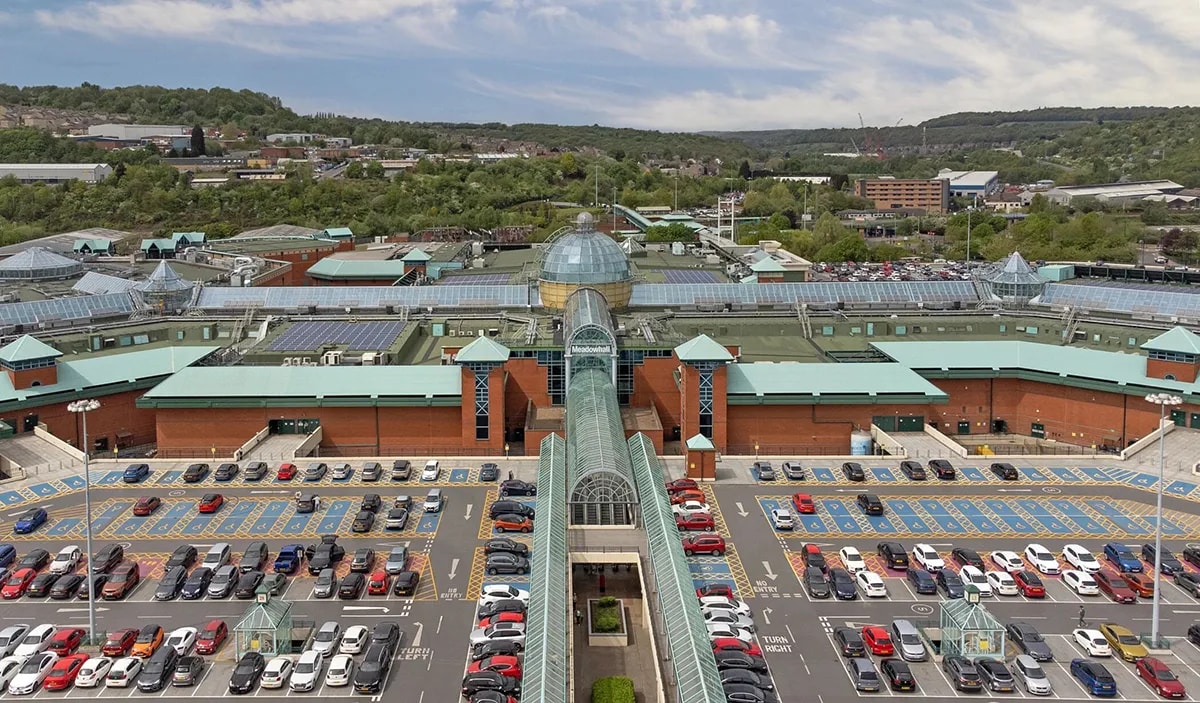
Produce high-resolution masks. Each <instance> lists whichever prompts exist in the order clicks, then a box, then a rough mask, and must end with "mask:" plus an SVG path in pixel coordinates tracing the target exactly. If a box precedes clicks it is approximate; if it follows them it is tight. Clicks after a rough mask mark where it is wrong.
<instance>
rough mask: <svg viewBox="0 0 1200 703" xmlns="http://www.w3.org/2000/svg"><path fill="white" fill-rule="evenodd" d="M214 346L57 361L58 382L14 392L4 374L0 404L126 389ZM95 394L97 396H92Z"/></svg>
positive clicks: (182, 364)
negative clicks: (102, 389)
mask: <svg viewBox="0 0 1200 703" xmlns="http://www.w3.org/2000/svg"><path fill="white" fill-rule="evenodd" d="M216 349H217V347H158V348H155V349H142V350H139V351H129V352H124V353H121V354H106V355H104V356H93V357H85V358H82V359H70V360H65V359H59V361H58V383H55V384H53V385H48V386H34V387H32V388H22V389H20V390H16V389H14V388H13V387H12V382H11V381H9V378H8V375H7V374H0V403H13V402H25V401H33V400H38V399H42V398H45V397H47V396H53V395H55V394H58V393H82V392H90V391H93V390H94V389H98V388H101V387H103V386H114V385H120V386H121V387H119V388H117V389H116V390H115V391H113V392H117V391H124V390H129V388H127V387H125V386H129V385H134V386H135V387H136V384H137V383H138V382H140V381H145V380H147V379H153V378H158V377H160V376H166V375H169V374H171V373H174V372H176V371H179V370H180V369H184V368H186V367H187V366H188V365H190V364H193V363H195V362H196V361H198V360H200V359H202V358H203V357H205V356H207V355H209V354H210V353H212V352H213V351H214V350H216ZM92 394H93V395H96V393H94V392H93V393H92ZM101 395H102V394H101Z"/></svg>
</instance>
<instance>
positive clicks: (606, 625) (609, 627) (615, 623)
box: [592, 610, 621, 632]
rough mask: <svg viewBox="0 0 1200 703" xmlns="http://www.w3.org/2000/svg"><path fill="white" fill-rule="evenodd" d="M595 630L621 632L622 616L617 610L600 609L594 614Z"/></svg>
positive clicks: (593, 626) (593, 624) (593, 623)
mask: <svg viewBox="0 0 1200 703" xmlns="http://www.w3.org/2000/svg"><path fill="white" fill-rule="evenodd" d="M592 631H593V632H620V631H621V616H620V615H618V614H617V612H616V611H615V610H599V611H597V612H596V614H595V615H594V616H592Z"/></svg>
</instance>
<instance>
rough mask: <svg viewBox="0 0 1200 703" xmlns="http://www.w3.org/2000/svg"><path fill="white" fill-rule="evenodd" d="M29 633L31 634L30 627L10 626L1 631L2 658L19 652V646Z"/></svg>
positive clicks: (0, 652)
mask: <svg viewBox="0 0 1200 703" xmlns="http://www.w3.org/2000/svg"><path fill="white" fill-rule="evenodd" d="M27 632H29V626H28V625H9V626H8V627H6V628H4V629H3V630H0V657H9V656H12V653H13V652H15V651H17V645H19V644H21V640H23V639H25V633H27Z"/></svg>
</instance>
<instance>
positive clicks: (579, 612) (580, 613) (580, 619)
mask: <svg viewBox="0 0 1200 703" xmlns="http://www.w3.org/2000/svg"><path fill="white" fill-rule="evenodd" d="M582 623H583V611H582V610H580V609H579V608H576V609H575V624H576V625H580V624H582Z"/></svg>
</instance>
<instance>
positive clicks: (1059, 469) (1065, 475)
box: [1046, 466, 1083, 483]
mask: <svg viewBox="0 0 1200 703" xmlns="http://www.w3.org/2000/svg"><path fill="white" fill-rule="evenodd" d="M1046 470H1047V471H1049V472H1050V473H1052V474H1054V476H1055V477H1056V478H1057V479H1058V480H1059V481H1062V482H1064V483H1081V482H1082V481H1083V477H1082V476H1080V475H1079V474H1077V473H1075V472H1074V471H1072V470H1071V469H1068V468H1067V467H1065V466H1050V467H1047V469H1046Z"/></svg>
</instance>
